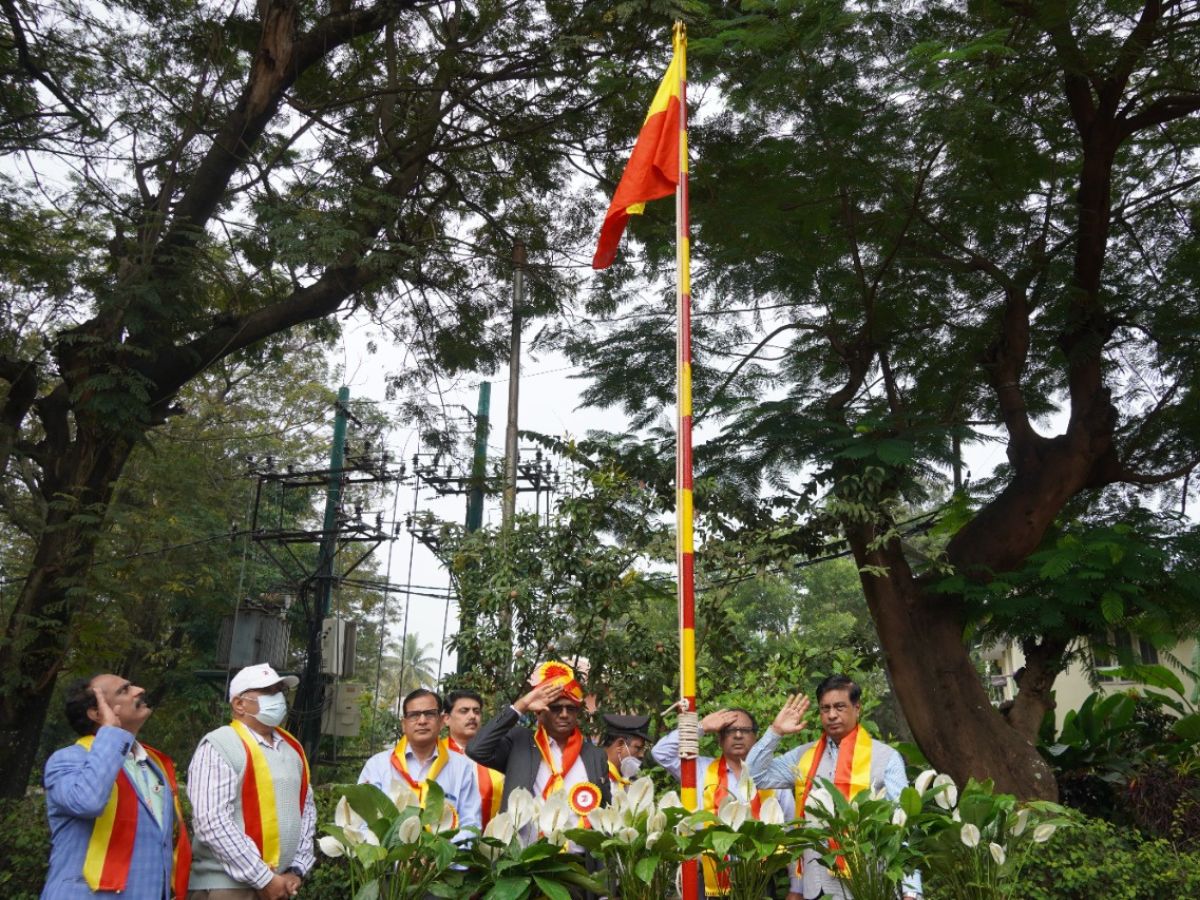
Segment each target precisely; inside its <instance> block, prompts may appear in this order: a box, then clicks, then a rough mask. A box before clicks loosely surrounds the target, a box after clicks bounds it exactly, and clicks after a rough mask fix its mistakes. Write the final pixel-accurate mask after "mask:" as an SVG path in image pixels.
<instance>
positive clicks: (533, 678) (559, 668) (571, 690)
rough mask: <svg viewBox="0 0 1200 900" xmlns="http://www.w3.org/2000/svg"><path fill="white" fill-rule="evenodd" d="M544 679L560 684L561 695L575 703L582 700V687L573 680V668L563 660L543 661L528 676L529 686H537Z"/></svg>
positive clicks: (544, 680)
mask: <svg viewBox="0 0 1200 900" xmlns="http://www.w3.org/2000/svg"><path fill="white" fill-rule="evenodd" d="M546 681H551V682H554V683H555V684H561V685H562V689H563V696H564V697H566V698H567V699H568V700H574V701H575V702H576V703H582V702H583V687H582V686H580V684H579V682H578V681H576V680H575V670H574V669H572V668H571V667H570V666H568V665H567V664H566V663H565V662H558V661H557V660H551V661H550V662H544V663H542V664H541V665H540V666H538V667H537V668H536V669H534V671H533V674H532V675H530V676H529V686H530V687H537V686H538V685H539V684H542V683H543V682H546Z"/></svg>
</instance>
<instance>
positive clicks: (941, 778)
mask: <svg viewBox="0 0 1200 900" xmlns="http://www.w3.org/2000/svg"><path fill="white" fill-rule="evenodd" d="M933 786H934V787H935V788H941V789H942V790H940V791H938V793H937V796H936V797H934V800H935V801H937V805H938V806H940V807H941V808H942V809H954V807H955V806H957V805H958V785H956V784H955V783H954V779H953V778H951V777H950V776H949V775H947V774H945V773H944V772H943V773H942V774H941V775H938V776H937V777H936V778H935V779H933Z"/></svg>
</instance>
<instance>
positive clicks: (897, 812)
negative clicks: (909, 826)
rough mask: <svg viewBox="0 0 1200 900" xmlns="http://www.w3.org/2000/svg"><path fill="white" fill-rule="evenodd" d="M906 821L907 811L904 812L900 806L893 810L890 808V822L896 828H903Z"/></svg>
mask: <svg viewBox="0 0 1200 900" xmlns="http://www.w3.org/2000/svg"><path fill="white" fill-rule="evenodd" d="M907 821H908V813H906V812H905V811H904V810H903V809H902V808H901V807H899V806H897V807H896V808H895V809H894V810H892V824H893V825H895V826H896V827H897V828H903V827H904V823H905V822H907Z"/></svg>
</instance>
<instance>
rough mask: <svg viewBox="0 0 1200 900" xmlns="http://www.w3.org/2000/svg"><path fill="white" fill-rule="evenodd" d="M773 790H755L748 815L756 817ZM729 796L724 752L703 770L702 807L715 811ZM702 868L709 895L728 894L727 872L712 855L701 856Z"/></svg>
mask: <svg viewBox="0 0 1200 900" xmlns="http://www.w3.org/2000/svg"><path fill="white" fill-rule="evenodd" d="M774 794H775V792H774V791H756V792H755V794H754V796H753V797H751V798H750V815H752V816H753V817H754V818H756V819H757V818H758V815H759V812H760V811H761V810H762V802H763V801H764V800H766V799H767V798H768V797H771V796H774ZM728 796H729V763H728V762H726V760H725V756H724V754H722V755H721V756H718V757H717V758H716V759H714V760H713V761H712V762H711V763H709V764H708V768H707V769H705V770H704V808H705V809H706V810H708V811H709V812H711V813H716V812H717V810H719V809H720V808H721V803H722V802H723V801H724V800H725V798H726V797H728ZM701 863H702V865H703V868H704V890H705V893H707V894H708V895H709V896H716V895H720V894H728V893H729V891H730V890H731V887H730V884H729V873H728V872H723V871H721V870H720V869H719V868H717V861H716V859H715V858H714V857H712V856H704V857H702V858H701Z"/></svg>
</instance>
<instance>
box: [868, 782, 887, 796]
mask: <svg viewBox="0 0 1200 900" xmlns="http://www.w3.org/2000/svg"><path fill="white" fill-rule="evenodd" d="M886 796H887V786H886V785H884V784H883V783H882V782H880V783H879V784H877V785H875V787H874V788H872V789H871V799H872V800H882V799H883V798H884V797H886Z"/></svg>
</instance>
